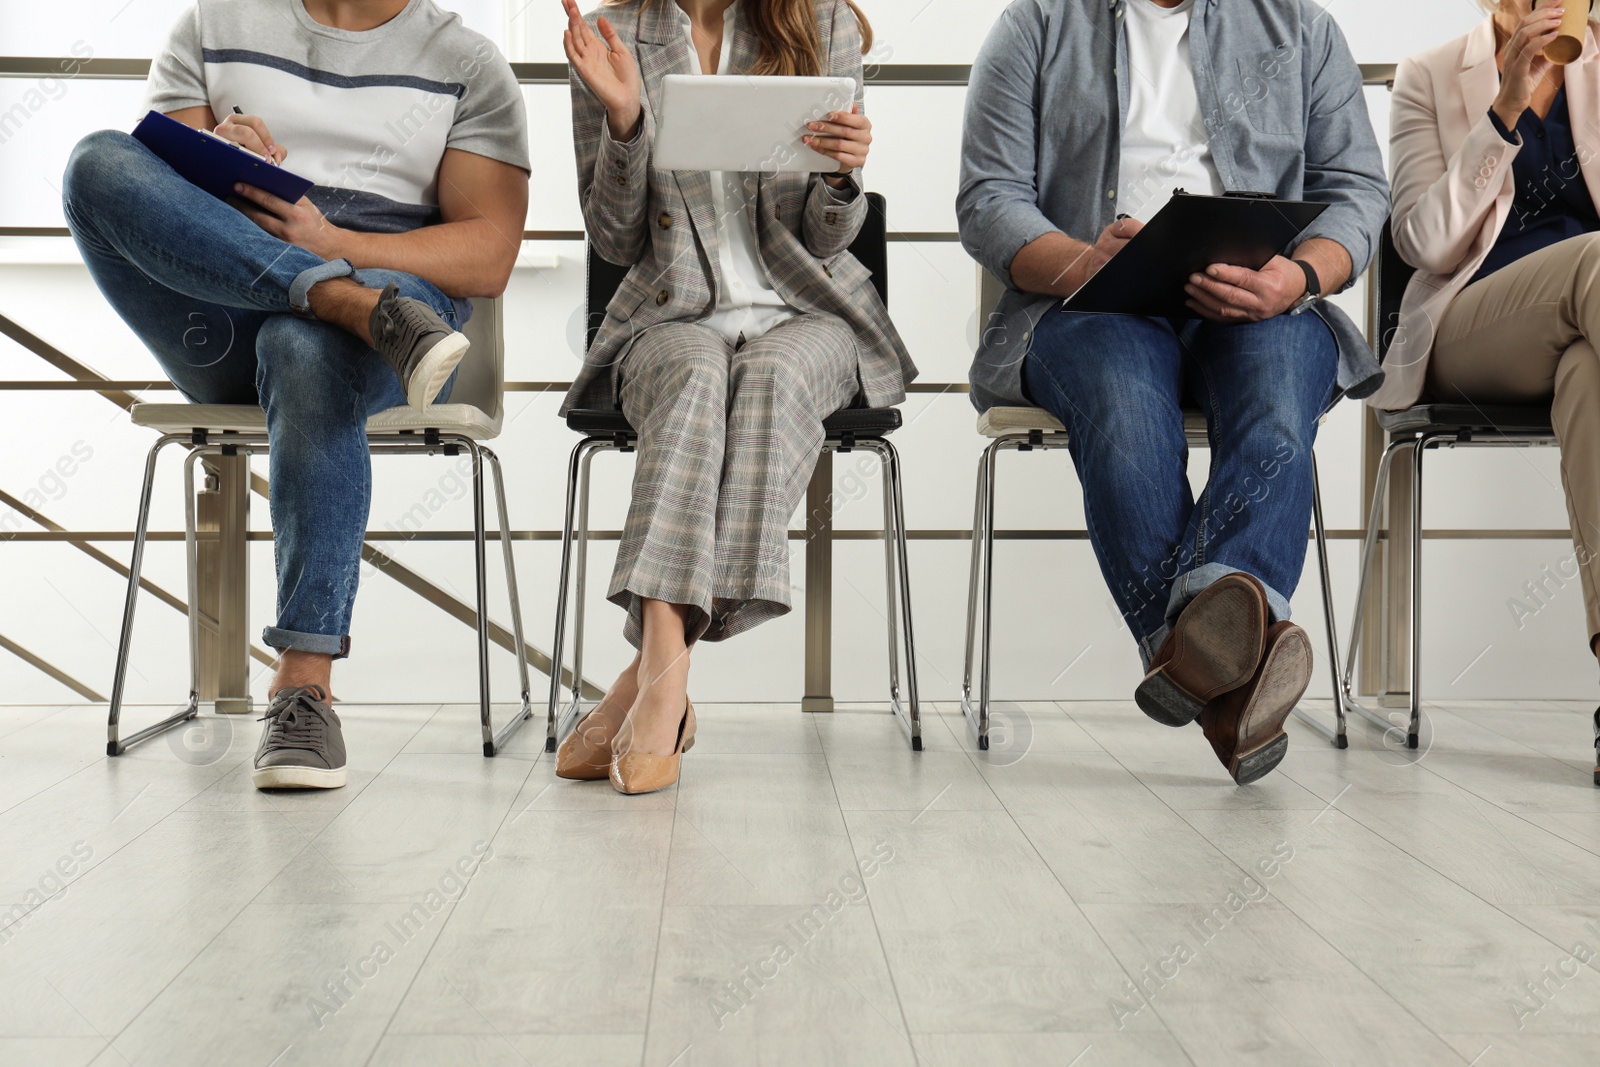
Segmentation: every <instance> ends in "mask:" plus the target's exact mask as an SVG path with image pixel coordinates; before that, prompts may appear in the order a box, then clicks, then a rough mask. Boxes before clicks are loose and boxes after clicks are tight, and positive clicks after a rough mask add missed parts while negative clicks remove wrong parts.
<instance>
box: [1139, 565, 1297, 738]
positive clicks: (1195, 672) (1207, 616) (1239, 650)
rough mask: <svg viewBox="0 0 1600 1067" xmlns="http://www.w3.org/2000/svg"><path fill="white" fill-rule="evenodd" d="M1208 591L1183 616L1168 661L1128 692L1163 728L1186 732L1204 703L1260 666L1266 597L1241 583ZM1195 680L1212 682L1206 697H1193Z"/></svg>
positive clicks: (1142, 709)
mask: <svg viewBox="0 0 1600 1067" xmlns="http://www.w3.org/2000/svg"><path fill="white" fill-rule="evenodd" d="M1224 581H1227V580H1226V579H1224ZM1211 589H1214V590H1216V592H1215V593H1214V594H1212V595H1211V596H1209V597H1207V596H1206V595H1205V594H1204V593H1202V594H1201V595H1200V597H1196V598H1195V600H1194V601H1193V602H1191V603H1190V605H1189V607H1188V608H1187V609H1186V610H1185V611H1184V614H1183V616H1182V618H1181V619H1180V620H1179V622H1178V630H1179V633H1178V638H1177V646H1178V647H1177V650H1176V651H1175V652H1174V653H1173V656H1172V659H1171V660H1169V661H1167V662H1166V663H1165V664H1163V665H1162V666H1160V667H1158V668H1156V669H1155V670H1153V671H1151V672H1150V673H1149V674H1147V675H1146V676H1145V678H1144V681H1142V682H1140V683H1139V687H1138V688H1137V689H1135V690H1134V691H1133V699H1134V701H1135V702H1136V703H1137V704H1138V705H1139V709H1140V710H1141V711H1143V712H1144V713H1145V714H1146V715H1148V716H1150V718H1152V719H1154V720H1155V721H1156V722H1159V723H1161V724H1162V725H1164V726H1188V725H1189V724H1190V723H1192V722H1194V721H1195V720H1196V719H1198V718H1199V717H1200V713H1201V712H1202V711H1204V710H1205V706H1206V702H1207V701H1208V700H1211V699H1213V698H1215V697H1218V696H1221V695H1222V694H1223V693H1227V692H1231V691H1232V690H1235V689H1237V688H1239V687H1240V686H1241V685H1244V684H1245V683H1246V682H1248V681H1249V680H1250V679H1251V677H1252V676H1253V675H1254V674H1255V672H1256V668H1257V667H1258V666H1260V664H1261V653H1262V645H1263V643H1264V642H1265V640H1266V632H1267V600H1266V597H1265V596H1263V595H1262V593H1261V591H1260V590H1259V589H1258V588H1257V587H1256V586H1255V585H1254V584H1253V583H1249V582H1246V581H1242V580H1236V581H1230V582H1227V585H1226V586H1225V587H1224V586H1222V585H1221V583H1218V584H1217V585H1213V586H1212V587H1211ZM1208 592H1209V590H1208ZM1200 679H1205V680H1208V681H1211V682H1212V688H1211V689H1210V690H1209V691H1208V692H1202V693H1195V692H1193V691H1192V690H1193V688H1194V687H1195V686H1196V684H1197V683H1198V682H1199V681H1200ZM1185 683H1187V684H1185Z"/></svg>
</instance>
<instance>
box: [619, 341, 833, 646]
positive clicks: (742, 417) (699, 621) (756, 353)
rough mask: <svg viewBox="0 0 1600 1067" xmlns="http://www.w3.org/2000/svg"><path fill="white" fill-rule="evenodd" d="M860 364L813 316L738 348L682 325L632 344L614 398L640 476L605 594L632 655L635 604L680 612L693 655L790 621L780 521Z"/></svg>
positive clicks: (785, 537)
mask: <svg viewBox="0 0 1600 1067" xmlns="http://www.w3.org/2000/svg"><path fill="white" fill-rule="evenodd" d="M858 359H859V356H858V352H857V348H856V340H855V335H854V333H853V332H852V331H851V330H850V328H849V327H848V326H847V325H846V324H845V323H844V322H843V321H842V320H840V319H837V318H834V317H833V316H831V315H822V314H813V313H807V314H802V315H798V316H796V317H795V318H792V319H788V320H786V321H785V322H783V323H780V324H779V325H777V326H775V327H773V328H772V329H771V330H769V331H768V332H767V333H765V334H763V335H762V336H761V337H759V338H757V339H756V340H754V341H750V342H746V343H743V344H739V345H733V344H730V343H729V342H728V341H727V340H725V339H724V338H723V336H722V335H721V334H719V333H717V332H716V331H715V330H712V329H710V328H709V327H706V326H703V325H700V324H698V323H685V322H669V323H662V324H660V325H658V326H653V327H651V328H650V329H648V330H646V331H645V332H644V333H642V334H640V335H639V337H638V339H637V340H635V341H634V342H633V345H632V346H631V347H630V348H629V350H628V352H627V355H626V356H624V357H623V360H622V365H621V367H620V368H619V375H618V376H619V390H618V392H619V396H620V399H621V404H622V410H623V412H624V413H625V414H626V415H627V416H628V421H629V422H631V423H632V424H633V426H634V428H635V429H636V430H637V431H638V433H639V447H638V464H637V466H636V468H635V470H634V476H633V500H632V502H631V504H630V505H629V507H628V519H627V524H626V526H625V527H624V528H623V531H622V543H621V546H620V547H619V548H618V550H617V565H616V569H615V571H614V572H613V575H612V579H611V589H610V593H609V594H608V595H609V599H610V600H611V602H612V603H614V604H617V605H618V606H620V607H622V608H624V609H625V610H626V611H627V613H628V621H627V624H626V626H625V628H624V631H623V632H624V635H625V636H626V637H627V639H628V641H629V642H630V643H631V644H633V645H634V647H636V648H637V647H638V646H639V645H640V642H641V641H642V640H643V625H642V622H641V604H640V602H641V601H642V600H644V599H651V600H662V601H666V602H667V603H670V604H683V605H687V606H688V607H689V608H690V612H689V619H688V621H687V625H686V633H685V634H684V636H685V638H686V639H687V640H689V641H690V642H694V641H698V640H705V641H720V640H723V639H725V638H728V637H732V636H733V635H734V634H737V633H742V632H743V631H745V630H748V629H751V628H752V627H754V626H758V625H760V624H761V623H763V622H765V621H767V620H768V619H774V618H777V617H778V616H780V615H785V614H787V613H788V611H789V608H790V604H789V519H790V517H791V516H792V515H793V514H794V511H795V508H796V507H797V506H798V505H799V503H800V500H801V498H802V497H803V496H804V494H805V490H806V485H807V484H808V483H809V482H810V480H811V473H812V471H813V470H814V469H815V467H816V463H817V456H818V454H819V452H820V450H821V447H822V420H823V419H825V418H827V417H828V416H829V415H831V414H833V413H834V412H835V411H838V410H839V409H840V408H843V407H846V406H848V405H849V404H850V403H851V402H852V401H854V400H855V398H856V396H857V395H858V394H859V392H860V381H859V379H858V375H857V363H858Z"/></svg>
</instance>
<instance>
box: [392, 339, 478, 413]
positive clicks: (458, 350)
mask: <svg viewBox="0 0 1600 1067" xmlns="http://www.w3.org/2000/svg"><path fill="white" fill-rule="evenodd" d="M471 345H472V342H471V341H469V340H467V335H466V334H464V333H459V332H457V333H452V334H449V335H448V336H446V337H441V338H440V339H439V340H438V341H435V342H434V345H433V347H432V348H430V349H428V354H427V355H425V356H423V357H422V359H421V360H419V361H418V363H417V366H416V368H415V369H414V370H412V372H411V384H410V385H408V386H407V387H406V402H407V403H409V404H410V405H411V406H412V407H414V408H416V409H417V410H418V411H426V410H428V405H429V404H431V403H433V398H434V397H436V396H438V395H439V390H440V389H443V388H444V383H445V382H447V381H449V380H450V375H451V374H453V373H455V369H456V366H457V365H458V364H460V362H461V357H463V356H465V355H466V354H467V349H468V348H469V347H471Z"/></svg>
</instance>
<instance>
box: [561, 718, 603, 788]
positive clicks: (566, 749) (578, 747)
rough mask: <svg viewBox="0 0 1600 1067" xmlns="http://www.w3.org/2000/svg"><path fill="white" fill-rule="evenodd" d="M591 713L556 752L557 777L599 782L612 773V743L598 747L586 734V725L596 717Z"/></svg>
mask: <svg viewBox="0 0 1600 1067" xmlns="http://www.w3.org/2000/svg"><path fill="white" fill-rule="evenodd" d="M594 714H595V713H594V712H592V711H591V712H590V713H589V714H588V715H585V716H584V717H583V720H582V721H581V722H579V723H578V725H577V726H576V727H575V728H574V729H573V731H572V733H570V734H568V735H567V739H566V740H565V741H563V742H561V748H560V749H559V750H558V751H557V752H556V777H557V778H570V779H572V780H573V781H578V782H598V781H599V780H600V779H602V778H604V777H606V776H607V775H608V774H610V773H611V742H610V741H607V742H605V743H604V744H600V745H596V744H594V743H593V742H592V741H590V740H589V738H588V736H587V735H586V734H585V732H584V728H583V727H584V723H587V722H588V721H589V720H590V719H591V718H593V717H594Z"/></svg>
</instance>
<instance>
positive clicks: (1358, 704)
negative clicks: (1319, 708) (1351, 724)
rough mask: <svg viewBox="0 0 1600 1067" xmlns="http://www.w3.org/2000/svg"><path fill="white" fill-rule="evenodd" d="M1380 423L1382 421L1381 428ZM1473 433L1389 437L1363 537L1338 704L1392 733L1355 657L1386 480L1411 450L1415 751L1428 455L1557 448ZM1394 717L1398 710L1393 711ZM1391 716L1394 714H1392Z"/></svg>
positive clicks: (1540, 440)
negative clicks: (1361, 681)
mask: <svg viewBox="0 0 1600 1067" xmlns="http://www.w3.org/2000/svg"><path fill="white" fill-rule="evenodd" d="M1381 421H1382V419H1381V417H1380V422H1381ZM1474 431H1475V428H1474V427H1466V426H1462V427H1456V428H1436V427H1429V428H1427V429H1423V430H1419V431H1415V432H1410V433H1407V432H1403V431H1402V432H1398V433H1397V432H1393V431H1391V432H1390V440H1389V443H1388V445H1387V446H1386V447H1385V448H1384V450H1383V458H1382V459H1381V460H1379V462H1378V478H1377V483H1376V487H1375V489H1374V491H1373V494H1372V502H1373V503H1372V513H1371V514H1370V515H1369V516H1368V517H1367V531H1366V536H1365V538H1364V539H1363V541H1362V548H1361V576H1360V578H1359V579H1358V581H1359V584H1358V586H1357V588H1356V614H1355V621H1354V622H1353V623H1352V625H1351V631H1350V647H1349V652H1348V658H1347V659H1346V660H1345V665H1344V674H1343V676H1342V677H1341V678H1340V680H1339V697H1340V701H1341V702H1342V703H1343V705H1344V706H1345V707H1346V709H1347V710H1348V711H1351V712H1354V713H1355V714H1357V715H1360V716H1361V717H1362V718H1364V719H1366V720H1368V721H1369V722H1371V723H1373V724H1374V725H1375V726H1379V727H1382V728H1383V729H1384V730H1385V731H1389V732H1392V731H1395V730H1398V729H1399V728H1400V724H1399V723H1397V722H1395V721H1394V719H1392V718H1391V717H1390V716H1389V715H1386V714H1384V713H1383V711H1382V710H1380V709H1376V708H1372V707H1369V706H1367V705H1366V704H1364V703H1363V702H1362V701H1361V700H1360V699H1359V698H1358V697H1357V696H1356V692H1355V673H1356V656H1357V654H1358V653H1359V651H1360V648H1361V636H1362V631H1363V629H1364V625H1365V613H1366V606H1367V591H1368V587H1369V586H1370V585H1371V584H1372V577H1373V574H1372V569H1373V563H1374V561H1375V559H1376V556H1377V544H1378V532H1379V529H1380V528H1381V525H1382V517H1383V512H1384V502H1385V501H1386V500H1387V499H1388V491H1389V474H1390V471H1391V469H1392V467H1393V466H1394V460H1395V457H1396V456H1397V455H1398V454H1399V453H1400V452H1401V451H1403V450H1410V453H1411V456H1410V463H1411V492H1410V494H1409V500H1408V506H1409V508H1410V513H1411V575H1410V577H1411V581H1410V586H1411V589H1410V595H1411V605H1410V608H1411V610H1410V618H1411V635H1410V636H1411V686H1410V689H1411V692H1410V693H1409V694H1408V695H1407V701H1406V709H1405V710H1406V711H1407V713H1408V714H1407V722H1406V747H1407V748H1409V749H1415V748H1417V747H1418V746H1419V744H1420V738H1421V731H1422V465H1423V459H1424V458H1425V457H1426V456H1427V454H1428V451H1429V450H1430V449H1435V448H1452V449H1453V448H1545V447H1556V446H1557V441H1556V437H1555V432H1554V430H1551V431H1543V430H1530V429H1510V430H1503V429H1498V428H1497V429H1495V430H1494V431H1493V432H1494V434H1495V435H1496V436H1495V437H1493V438H1490V439H1488V440H1482V439H1479V438H1478V437H1477V436H1476V434H1475V432H1474ZM1394 710H1395V711H1398V710H1400V709H1394ZM1391 714H1392V713H1391Z"/></svg>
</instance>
